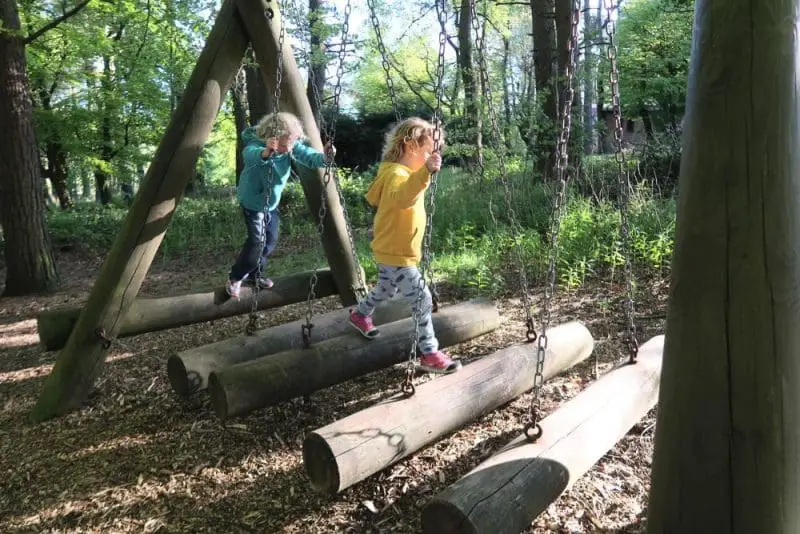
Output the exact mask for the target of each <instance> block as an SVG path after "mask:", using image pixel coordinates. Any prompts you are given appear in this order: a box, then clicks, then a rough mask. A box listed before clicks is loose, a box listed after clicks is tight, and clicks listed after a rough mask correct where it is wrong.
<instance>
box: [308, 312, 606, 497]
mask: <svg viewBox="0 0 800 534" xmlns="http://www.w3.org/2000/svg"><path fill="white" fill-rule="evenodd" d="M547 339H548V342H549V344H548V350H547V353H546V358H545V366H544V369H543V371H542V374H543V375H544V379H545V380H548V379H550V378H552V377H554V376H555V375H557V374H559V373H561V372H563V371H565V370H566V369H569V368H570V367H572V366H573V365H575V364H577V363H579V362H581V361H583V360H585V359H586V358H588V357H589V355H590V354H591V353H592V350H593V349H594V340H593V339H592V334H590V333H589V331H588V330H587V329H586V327H585V326H583V325H582V324H580V323H577V322H573V323H566V324H563V325H560V326H557V327H555V328H553V329H551V330H548V331H547ZM536 347H537V345H536V343H526V344H523V345H515V346H512V347H508V348H506V349H503V350H500V351H497V352H495V353H494V354H492V355H490V356H485V357H483V358H481V359H480V360H478V361H477V362H474V363H471V364H469V365H467V366H466V367H464V368H463V369H462V370H461V371H459V372H457V373H455V374H452V375H448V376H444V377H441V378H439V379H437V380H432V381H431V382H427V383H425V384H422V385H421V386H419V387H418V388H417V391H416V393H415V394H414V396H413V397H411V398H409V399H403V398H401V397H397V398H392V399H389V400H387V401H385V402H382V403H380V404H377V405H375V406H372V407H371V408H367V409H366V410H362V411H360V412H357V413H354V414H352V415H350V416H349V417H345V418H344V419H341V420H339V421H336V422H335V423H331V424H330V425H328V426H325V427H323V428H320V429H319V430H316V431H314V432H312V433H310V434H308V435H307V436H306V439H305V442H304V443H303V462H304V464H305V468H306V473H307V474H308V476H309V478H310V479H311V485H312V486H313V487H314V489H316V490H318V491H323V492H326V493H337V492H340V491H342V490H344V489H346V488H349V487H350V486H352V485H353V484H356V483H358V482H360V481H362V480H364V479H365V478H367V477H369V476H371V475H374V474H375V473H377V472H378V471H380V470H381V469H384V468H386V467H388V466H390V465H392V464H394V463H395V462H398V461H400V460H402V459H403V458H405V457H406V456H408V455H410V454H413V453H414V452H416V451H418V450H419V449H421V448H422V447H424V446H426V445H428V444H430V443H433V442H434V441H436V440H438V439H439V438H441V437H442V436H444V435H446V434H448V433H450V432H453V431H454V430H457V429H458V428H460V427H462V426H463V425H465V424H467V423H469V422H470V421H472V420H474V419H477V418H478V417H480V416H481V415H483V414H485V413H488V412H490V411H492V410H494V409H495V408H497V407H498V406H502V405H503V404H505V403H507V402H509V401H511V400H513V399H515V398H516V397H518V396H519V395H521V394H522V393H524V392H525V391H526V390H528V389H531V388H532V387H533V380H534V376H535V375H536ZM442 407H445V408H444V409H441V408H442ZM426 414H427V415H426Z"/></svg>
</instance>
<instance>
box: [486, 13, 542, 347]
mask: <svg viewBox="0 0 800 534" xmlns="http://www.w3.org/2000/svg"><path fill="white" fill-rule="evenodd" d="M470 10H471V14H472V28H473V30H474V32H475V44H476V47H475V48H476V50H477V51H478V67H479V68H478V71H479V73H480V76H481V84H482V85H483V87H484V91H483V93H484V98H485V99H486V107H487V112H488V115H489V122H490V124H491V128H492V136H491V137H492V145H493V148H494V149H495V152H496V153H497V163H498V167H499V170H500V183H501V184H502V185H503V198H504V200H505V208H506V214H507V216H508V220H509V224H510V226H511V232H512V234H513V239H514V250H515V257H516V262H517V271H518V276H519V285H520V289H521V292H522V307H523V309H524V310H525V326H526V328H527V331H526V334H525V336H526V339H527V341H529V342H530V341H533V340H535V339H536V333H535V331H534V327H533V315H532V313H531V303H530V298H529V295H528V275H527V273H526V271H525V258H524V256H523V252H522V243H521V239H520V236H521V235H522V227H521V225H520V223H519V219H518V218H517V214H516V211H515V210H514V203H513V201H512V193H511V184H510V183H509V180H508V172H507V169H506V162H505V150H504V149H505V147H504V146H503V142H502V135H501V132H500V127H499V126H498V122H497V111H496V110H495V107H494V102H493V100H492V91H491V86H490V81H489V68H488V65H487V62H486V53H485V52H486V43H485V42H484V39H483V32H482V31H481V23H480V19H479V18H478V10H477V7H476V5H475V0H472V1H471V2H470ZM480 170H481V173H483V172H485V169H484V168H483V165H482V164H481V165H480Z"/></svg>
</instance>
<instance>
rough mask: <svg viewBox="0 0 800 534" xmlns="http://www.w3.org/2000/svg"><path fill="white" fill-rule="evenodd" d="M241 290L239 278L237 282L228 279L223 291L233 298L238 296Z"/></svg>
mask: <svg viewBox="0 0 800 534" xmlns="http://www.w3.org/2000/svg"><path fill="white" fill-rule="evenodd" d="M241 290H242V281H241V280H239V281H238V282H234V281H233V280H228V283H227V285H226V286H225V292H226V293H228V295H230V296H231V297H233V298H235V299H238V298H239V292H240V291H241Z"/></svg>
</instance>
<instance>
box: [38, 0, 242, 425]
mask: <svg viewBox="0 0 800 534" xmlns="http://www.w3.org/2000/svg"><path fill="white" fill-rule="evenodd" d="M246 46H247V40H246V34H245V32H244V29H243V28H242V26H241V24H240V22H239V17H237V16H235V13H234V7H233V4H232V0H226V1H225V2H224V3H223V4H222V6H221V8H220V11H219V14H218V15H217V20H216V22H215V24H214V28H213V29H212V30H211V33H210V35H209V37H208V40H207V42H206V46H205V48H204V49H203V51H202V52H201V54H200V57H199V58H198V61H197V65H196V67H195V69H194V72H193V73H192V76H191V77H190V79H189V82H188V84H187V86H186V90H185V92H184V96H183V98H182V99H181V101H180V103H179V104H178V109H177V110H176V111H175V114H174V115H173V117H172V120H171V121H170V124H169V126H168V127H167V129H166V131H165V133H164V137H163V138H162V139H161V142H160V143H159V146H158V148H157V149H156V153H155V155H154V157H153V162H152V164H151V165H150V167H149V169H148V171H147V176H146V177H145V180H144V183H142V185H141V187H140V188H139V192H138V194H137V195H136V197H135V199H134V202H133V205H132V206H131V208H130V209H129V210H128V215H127V217H126V219H125V223H124V225H123V227H122V229H121V230H120V233H119V234H118V235H117V239H116V240H115V242H114V245H113V246H112V248H111V251H110V253H109V255H108V257H107V258H106V261H105V262H104V263H103V266H102V268H101V270H100V273H99V275H98V277H97V281H96V282H95V284H94V287H93V288H92V292H91V294H90V295H89V300H88V302H87V303H86V306H85V307H84V309H83V312H82V313H81V315H80V318H79V319H78V322H77V324H76V325H75V328H74V330H73V331H72V335H71V336H70V338H69V341H67V344H66V346H65V347H64V350H62V352H61V353H60V354H59V357H58V359H57V360H56V364H55V366H54V368H53V371H52V372H51V373H50V375H49V376H48V377H47V380H46V381H45V384H44V389H43V391H42V394H41V397H40V398H39V401H38V403H37V405H36V407H35V408H34V411H33V414H32V417H33V418H34V419H35V420H43V419H48V418H51V417H54V416H56V415H58V414H62V413H64V412H67V411H70V410H73V409H75V408H77V407H78V406H80V404H81V403H82V402H83V400H84V399H85V398H86V396H87V394H88V392H89V389H90V387H91V386H92V383H93V382H94V380H95V379H96V378H97V377H98V376H100V374H101V372H102V368H103V365H104V363H105V357H106V353H107V350H108V345H107V343H106V342H105V341H104V340H103V339H102V337H101V336H99V335H98V332H99V331H103V332H104V333H105V336H106V337H107V338H108V339H114V338H115V337H116V336H117V333H118V332H119V329H120V327H121V326H122V324H123V321H124V319H125V315H126V313H127V311H128V309H129V308H130V306H131V304H132V303H133V302H134V300H135V299H136V296H137V294H138V292H139V288H140V287H141V284H142V282H143V281H144V278H145V276H146V275H147V270H148V269H149V267H150V264H151V263H152V261H153V257H154V256H155V254H156V252H157V251H158V246H159V245H160V243H161V240H162V239H163V238H164V233H165V232H166V230H167V226H168V225H169V221H170V219H171V218H172V215H173V214H174V213H175V208H176V207H177V205H178V203H179V202H180V199H181V196H182V194H183V190H184V188H185V187H186V183H187V181H188V180H189V177H190V175H191V174H192V173H193V172H194V168H195V164H196V162H197V157H198V156H199V154H200V151H201V150H202V147H203V144H204V143H205V141H206V139H207V138H208V134H209V132H210V131H211V127H212V126H213V124H214V120H215V118H216V116H217V112H218V110H219V107H220V105H221V104H222V101H223V99H224V98H225V94H226V93H227V91H228V89H229V87H230V85H231V83H232V81H233V78H234V76H235V74H236V71H237V70H238V68H239V65H240V64H241V60H242V56H243V55H244V50H245V47H246Z"/></svg>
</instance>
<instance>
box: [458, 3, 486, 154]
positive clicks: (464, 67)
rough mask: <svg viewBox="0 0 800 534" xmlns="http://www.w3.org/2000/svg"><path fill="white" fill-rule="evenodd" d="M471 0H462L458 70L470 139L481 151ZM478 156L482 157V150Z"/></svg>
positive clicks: (459, 17) (459, 23)
mask: <svg viewBox="0 0 800 534" xmlns="http://www.w3.org/2000/svg"><path fill="white" fill-rule="evenodd" d="M471 1H474V0H461V9H460V11H459V14H458V67H459V68H458V70H459V72H460V73H461V81H462V82H463V84H464V118H465V119H466V123H467V129H468V133H467V136H468V139H469V140H470V142H472V143H474V144H475V146H476V148H478V150H479V151H480V145H481V129H480V117H479V113H478V89H477V86H478V83H477V82H476V79H475V74H476V73H475V69H474V68H473V65H474V63H473V60H472V12H471V11H470V4H471ZM479 151H478V153H477V154H476V158H480V152H479Z"/></svg>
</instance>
